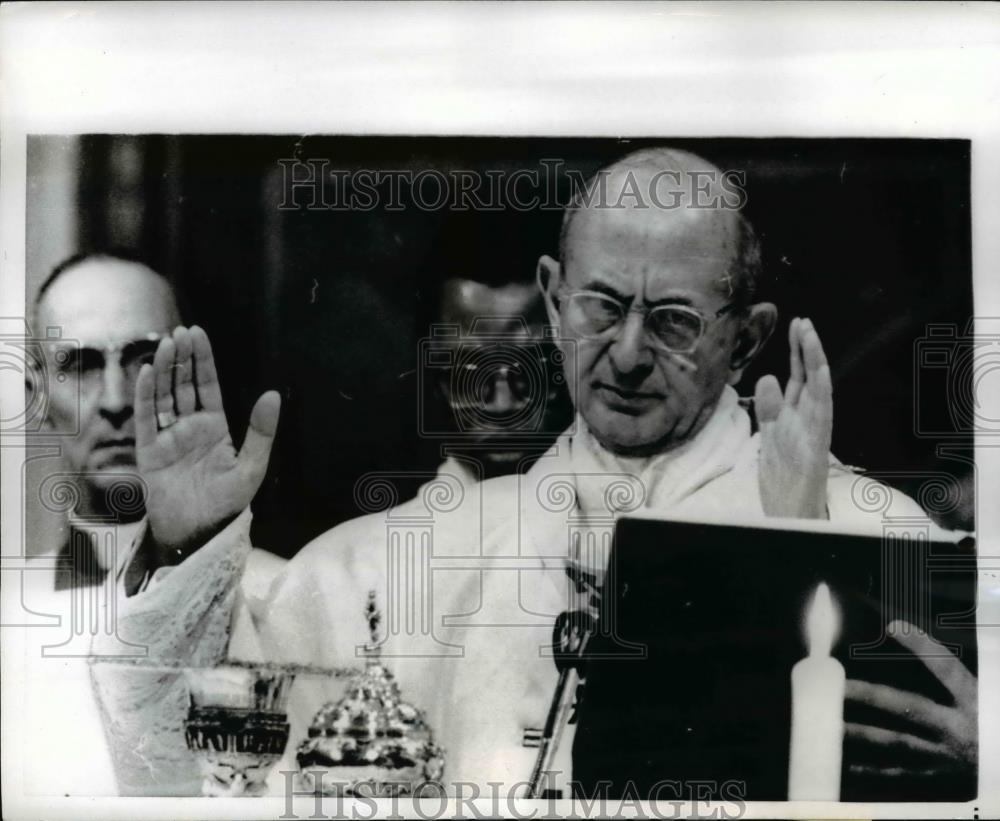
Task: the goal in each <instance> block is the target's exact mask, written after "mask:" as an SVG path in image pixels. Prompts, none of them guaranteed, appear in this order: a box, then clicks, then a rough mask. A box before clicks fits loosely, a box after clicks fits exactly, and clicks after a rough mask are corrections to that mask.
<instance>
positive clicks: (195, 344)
mask: <svg viewBox="0 0 1000 821" xmlns="http://www.w3.org/2000/svg"><path fill="white" fill-rule="evenodd" d="M191 343H192V349H193V354H194V374H195V390H196V392H197V397H198V403H199V404H200V406H201V407H202V408H204V409H205V410H209V411H221V410H222V391H221V389H220V388H219V377H218V374H217V373H216V370H215V356H214V355H213V354H212V344H211V343H210V342H209V341H208V334H206V333H205V332H204V331H203V330H202V329H201V328H199V327H198V326H197V325H193V326H191Z"/></svg>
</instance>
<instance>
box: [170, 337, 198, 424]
mask: <svg viewBox="0 0 1000 821" xmlns="http://www.w3.org/2000/svg"><path fill="white" fill-rule="evenodd" d="M174 346H175V348H176V353H175V354H174V367H173V388H174V407H176V408H177V411H176V412H177V415H178V416H184V415H185V414H189V413H194V411H195V407H196V403H195V392H194V360H193V359H192V344H191V332H190V331H188V329H187V328H183V327H178V328H174Z"/></svg>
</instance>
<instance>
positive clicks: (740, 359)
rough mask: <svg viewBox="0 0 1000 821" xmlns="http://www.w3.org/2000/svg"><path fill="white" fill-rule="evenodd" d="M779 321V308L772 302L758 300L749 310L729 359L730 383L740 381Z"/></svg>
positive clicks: (734, 383) (733, 383)
mask: <svg viewBox="0 0 1000 821" xmlns="http://www.w3.org/2000/svg"><path fill="white" fill-rule="evenodd" d="M777 321H778V309H777V308H776V307H775V306H774V305H773V304H772V303H770V302H758V303H757V304H756V305H751V306H750V308H749V309H748V310H747V313H746V316H745V317H744V318H743V324H742V326H741V327H740V330H739V333H738V334H737V336H736V345H735V346H734V347H733V354H732V357H731V359H730V360H729V384H730V385H736V384H737V383H738V382H739V381H740V379H741V378H742V376H743V371H744V370H746V368H747V366H748V365H749V364H750V363H751V362H753V360H754V358H755V357H756V356H757V354H759V353H760V349H761V348H763V347H764V344H765V343H766V342H767V340H768V339H769V338H770V336H771V334H772V332H773V331H774V326H775V324H776V323H777Z"/></svg>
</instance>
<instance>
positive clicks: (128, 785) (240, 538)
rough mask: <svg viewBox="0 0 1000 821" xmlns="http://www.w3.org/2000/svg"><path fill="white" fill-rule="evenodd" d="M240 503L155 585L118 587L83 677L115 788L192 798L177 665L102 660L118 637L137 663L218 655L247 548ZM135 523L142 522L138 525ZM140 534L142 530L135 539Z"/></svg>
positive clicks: (194, 786)
mask: <svg viewBox="0 0 1000 821" xmlns="http://www.w3.org/2000/svg"><path fill="white" fill-rule="evenodd" d="M250 520H251V514H250V510H249V508H248V509H247V510H244V511H243V512H242V513H241V514H240V515H239V516H238V517H237V518H236V519H234V520H233V521H232V522H231V523H230V524H229V525H228V526H227V527H226V528H225V529H224V530H223V531H222V532H221V533H219V534H218V535H217V536H215V538H213V539H212V540H211V541H209V542H208V543H206V544H205V545H204V546H202V547H201V548H199V549H198V550H196V551H195V552H194V553H193V554H192V555H190V556H189V557H188V558H187V559H185V560H184V561H183V562H181V563H180V564H179V565H177V566H175V567H173V568H171V570H170V572H169V573H162V572H161V573H160V574H159V578H158V580H157V583H156V584H154V585H150V586H149V587H147V589H146V590H145V591H143V592H140V593H136V594H135V595H133V596H128V597H127V596H126V595H125V593H124V586H123V585H121V584H119V585H118V587H117V591H116V593H117V595H116V598H115V601H116V605H117V614H116V615H117V618H116V619H114V626H115V632H116V633H117V641H116V640H113V639H114V636H109V635H106V634H104V633H98V634H97V635H96V636H95V637H94V641H93V644H92V649H91V680H92V683H93V686H94V691H95V696H96V699H97V702H98V705H99V708H100V711H101V717H102V719H103V722H104V728H105V734H106V736H107V739H108V746H109V748H110V750H111V755H112V759H113V761H114V766H115V777H116V780H117V782H118V789H119V792H120V793H121V794H122V795H196V794H197V793H198V791H199V787H200V784H201V778H200V776H199V774H198V770H197V766H196V762H195V760H194V758H193V756H192V755H191V754H190V753H189V751H188V749H187V745H186V743H185V740H184V720H185V718H186V717H187V712H188V691H187V686H186V683H185V681H184V677H183V674H182V673H181V672H180V671H179V670H172V669H162V668H161V669H155V668H150V667H143V666H141V665H133V664H127V663H120V662H109V661H102V657H106V656H108V655H112V654H113V655H114V656H117V657H119V658H120V656H121V653H122V651H121V641H125V642H129V643H131V644H132V645H134V646H135V647H136V653H137V655H139V656H144V657H145V659H144V660H145V661H148V662H152V663H154V664H155V663H156V662H162V663H163V664H165V665H191V666H211V665H215V664H218V663H219V662H221V661H223V660H224V659H225V658H226V654H227V648H228V644H229V634H230V621H231V618H232V614H233V610H234V606H235V603H236V600H237V596H238V590H239V582H240V577H241V574H242V572H243V566H244V563H245V562H246V558H247V555H248V553H249V552H250V549H251V546H250V537H249V533H250ZM143 530H144V529H143ZM142 537H143V532H142V531H140V533H139V534H138V535H137V536H136V538H137V539H141V538H142Z"/></svg>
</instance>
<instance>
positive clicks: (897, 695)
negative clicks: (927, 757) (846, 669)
mask: <svg viewBox="0 0 1000 821" xmlns="http://www.w3.org/2000/svg"><path fill="white" fill-rule="evenodd" d="M844 695H845V697H846V698H847V699H848V700H849V701H855V702H858V703H859V704H864V705H867V706H868V707H873V708H874V709H876V710H882V711H883V712H886V713H889V714H890V715H893V716H896V717H898V718H901V719H903V720H904V721H907V722H909V723H910V724H913V725H914V726H919V727H922V728H926V729H928V730H930V731H932V732H933V733H934V734H935V735H936V736H942V735H944V734H945V733H946V732H947V731H948V717H949V710H948V708H947V707H945V706H943V705H941V704H938V703H937V702H935V701H932V700H931V699H929V698H927V697H926V696H921V695H918V694H917V693H909V692H907V691H905V690H897V689H896V688H895V687H889V686H887V685H885V684H873V683H871V682H869V681H857V680H854V679H848V680H847V684H846V688H845V691H844Z"/></svg>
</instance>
